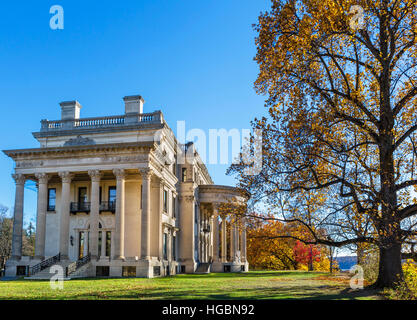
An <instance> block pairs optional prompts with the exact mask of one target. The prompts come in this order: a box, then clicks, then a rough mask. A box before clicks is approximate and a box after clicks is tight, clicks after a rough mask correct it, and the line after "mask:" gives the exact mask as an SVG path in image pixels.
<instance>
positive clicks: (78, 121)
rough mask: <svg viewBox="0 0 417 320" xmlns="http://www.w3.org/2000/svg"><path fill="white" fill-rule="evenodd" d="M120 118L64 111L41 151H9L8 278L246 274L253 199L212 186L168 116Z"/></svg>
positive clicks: (132, 104) (138, 112) (44, 136)
mask: <svg viewBox="0 0 417 320" xmlns="http://www.w3.org/2000/svg"><path fill="white" fill-rule="evenodd" d="M123 100H124V104H125V113H124V114H123V115H119V116H107V117H96V118H81V117H80V110H81V105H80V104H79V103H78V102H77V101H70V102H62V103H61V104H60V106H61V120H55V121H48V120H42V121H41V129H40V131H39V132H34V133H33V136H34V137H35V138H36V139H37V140H38V142H39V144H40V145H39V148H32V149H18V150H6V151H4V153H5V154H6V155H7V156H9V157H10V158H12V159H13V160H14V162H15V172H14V174H13V178H14V180H15V183H16V194H15V206H14V223H13V240H12V256H11V258H10V259H9V260H8V261H7V263H6V275H7V276H16V275H18V276H26V277H28V278H33V279H47V278H49V277H51V275H52V272H53V270H54V269H52V268H53V267H56V265H59V266H61V267H62V270H64V273H65V277H66V278H74V277H95V276H100V277H105V276H110V277H147V278H152V277H157V276H167V275H173V274H177V273H208V272H240V271H247V270H248V267H249V266H248V262H247V260H246V230H245V221H244V218H240V219H238V218H236V217H232V214H229V215H228V214H227V212H226V213H225V212H224V211H222V210H220V209H219V208H220V207H221V206H222V205H223V204H227V205H232V206H240V207H242V208H244V207H245V205H246V201H247V200H248V198H247V196H246V195H245V194H243V193H242V191H241V190H239V189H237V188H233V187H229V186H220V185H214V183H213V181H212V179H211V177H210V175H209V173H208V171H207V168H206V166H205V164H204V163H203V162H202V160H201V158H200V156H199V154H198V153H197V152H196V150H195V148H194V145H193V144H192V143H188V144H185V145H183V144H180V143H179V142H178V141H177V139H176V137H175V136H174V134H173V131H172V130H171V129H170V127H169V126H168V125H167V123H166V122H165V120H164V117H163V114H162V112H161V111H155V112H152V113H143V105H144V100H143V98H142V97H141V96H128V97H124V99H123ZM28 180H31V181H34V182H36V185H37V217H36V243H35V255H34V256H30V257H29V256H22V232H23V213H24V205H23V204H24V191H25V182H26V181H28Z"/></svg>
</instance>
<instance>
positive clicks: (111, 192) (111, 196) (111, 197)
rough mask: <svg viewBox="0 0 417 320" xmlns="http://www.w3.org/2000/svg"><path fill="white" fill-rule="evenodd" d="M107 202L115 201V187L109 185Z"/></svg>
mask: <svg viewBox="0 0 417 320" xmlns="http://www.w3.org/2000/svg"><path fill="white" fill-rule="evenodd" d="M109 202H116V187H109Z"/></svg>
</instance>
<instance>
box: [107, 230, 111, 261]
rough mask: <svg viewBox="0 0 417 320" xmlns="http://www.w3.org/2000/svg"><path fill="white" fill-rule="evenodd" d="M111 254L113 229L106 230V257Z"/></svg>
mask: <svg viewBox="0 0 417 320" xmlns="http://www.w3.org/2000/svg"><path fill="white" fill-rule="evenodd" d="M110 255H111V231H106V257H110Z"/></svg>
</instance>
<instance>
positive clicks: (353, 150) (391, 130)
mask: <svg viewBox="0 0 417 320" xmlns="http://www.w3.org/2000/svg"><path fill="white" fill-rule="evenodd" d="M362 11H363V14H364V16H363V23H362V21H361V20H362V16H361V14H362ZM350 12H351V13H352V14H349V13H350ZM416 22H417V2H415V1H414V0H374V1H370V0H368V1H365V0H354V1H353V0H338V1H334V0H281V1H280V0H272V8H271V10H270V11H269V12H266V13H263V14H261V15H260V17H259V22H258V24H257V25H256V26H255V29H256V31H257V32H258V37H257V39H256V45H257V55H256V58H255V60H256V61H257V63H258V64H259V68H260V72H259V76H258V79H257V80H256V83H255V86H256V88H257V90H258V92H259V93H261V94H266V95H267V96H268V99H267V102H266V106H267V107H268V108H269V112H268V116H267V117H264V118H262V119H255V120H254V121H253V127H254V129H259V130H262V132H263V135H262V139H263V165H262V171H261V173H260V174H258V175H249V174H247V172H245V171H244V169H246V168H247V167H248V165H246V164H245V162H243V161H242V162H241V163H239V164H236V165H233V166H232V167H231V168H230V171H229V172H231V173H236V174H238V175H239V180H240V182H239V186H240V187H241V188H243V189H245V190H246V191H247V192H249V193H251V195H252V196H253V200H254V201H257V200H258V201H259V200H260V199H262V198H265V197H266V198H270V199H274V198H275V197H276V196H277V194H280V193H286V194H287V195H288V197H289V199H290V200H289V201H288V203H290V204H291V203H292V202H294V201H295V198H296V197H297V196H298V194H299V192H302V191H308V192H313V193H314V194H316V195H319V196H325V201H324V203H323V204H321V205H320V208H321V209H320V210H316V211H314V215H315V219H316V220H317V221H319V220H320V223H321V225H322V226H332V230H333V231H332V233H331V234H326V235H320V234H319V233H317V232H316V230H314V229H312V228H310V226H309V222H308V221H307V220H306V218H305V217H301V216H300V217H295V218H294V217H284V218H283V220H289V221H291V222H292V223H298V224H300V225H302V226H303V227H304V228H305V229H306V230H307V231H308V232H309V233H310V234H311V240H308V239H307V240H306V239H299V240H302V241H304V243H306V244H324V245H331V246H335V247H340V246H347V245H358V244H359V245H361V244H366V243H368V244H372V245H376V246H377V247H378V249H379V255H380V259H379V274H378V279H377V281H376V283H375V286H376V287H379V288H382V287H394V286H395V285H396V283H397V282H398V281H401V280H402V279H403V273H402V268H401V258H402V257H403V258H406V257H413V258H417V257H416V253H414V245H415V243H416V238H415V236H416V234H417V231H416V230H415V224H416V213H417V201H416V200H415V199H414V198H413V194H412V192H413V188H414V187H415V186H417V178H416V177H415V175H416V171H415V170H416V166H417V149H416V142H417V141H416V137H415V131H416V130H417V121H416V114H417V103H416V102H417V100H416V95H417V85H416V80H417V64H416V63H417V46H416V41H417V40H416V31H417V23H416ZM251 140H252V141H253V137H252V139H251ZM270 202H272V201H270ZM352 221H353V222H354V223H353V224H352Z"/></svg>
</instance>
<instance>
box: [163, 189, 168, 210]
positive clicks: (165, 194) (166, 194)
mask: <svg viewBox="0 0 417 320" xmlns="http://www.w3.org/2000/svg"><path fill="white" fill-rule="evenodd" d="M164 212H165V213H166V212H168V191H167V190H164Z"/></svg>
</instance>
